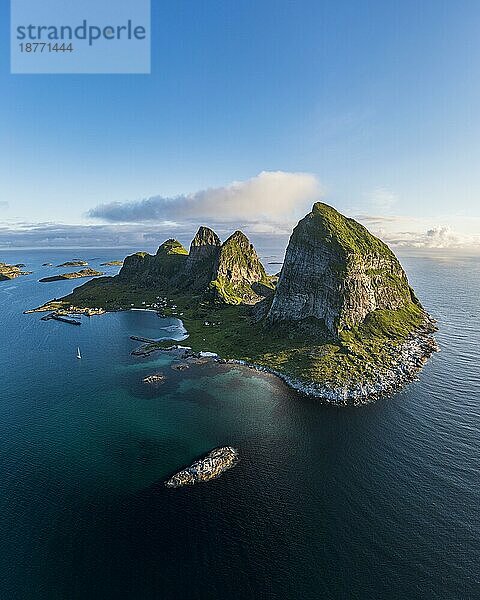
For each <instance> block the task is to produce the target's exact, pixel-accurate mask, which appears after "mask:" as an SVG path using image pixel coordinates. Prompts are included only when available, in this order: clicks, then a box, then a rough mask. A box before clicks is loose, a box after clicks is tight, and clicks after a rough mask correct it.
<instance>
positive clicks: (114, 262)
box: [100, 260, 123, 267]
mask: <svg viewBox="0 0 480 600" xmlns="http://www.w3.org/2000/svg"><path fill="white" fill-rule="evenodd" d="M122 265H123V260H109V261H108V262H104V263H100V266H101V267H121V266H122Z"/></svg>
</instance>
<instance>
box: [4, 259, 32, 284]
mask: <svg viewBox="0 0 480 600" xmlns="http://www.w3.org/2000/svg"><path fill="white" fill-rule="evenodd" d="M24 267H25V265H24V264H23V263H22V264H20V263H19V264H16V265H9V264H8V263H4V262H0V281H10V280H11V279H16V278H17V277H20V276H21V275H31V272H30V271H22V269H23V268H24Z"/></svg>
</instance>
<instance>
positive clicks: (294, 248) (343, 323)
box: [267, 202, 418, 336]
mask: <svg viewBox="0 0 480 600" xmlns="http://www.w3.org/2000/svg"><path fill="white" fill-rule="evenodd" d="M412 302H414V303H418V301H417V300H416V299H415V297H414V295H413V293H412V291H411V289H410V287H409V285H408V281H407V277H406V275H405V272H404V271H403V269H402V267H401V265H400V263H399V262H398V260H397V258H396V257H395V255H394V254H393V252H392V251H391V250H390V248H388V246H387V245H386V244H384V243H383V242H382V241H381V240H379V239H378V238H376V237H375V236H374V235H372V234H371V233H370V232H369V231H368V230H367V229H366V228H365V227H363V225H361V224H360V223H357V221H355V220H354V219H349V218H347V217H345V216H343V215H342V214H340V213H339V212H338V211H336V210H335V209H334V208H332V207H331V206H328V205H327V204H324V203H322V202H317V203H316V204H314V206H313V208H312V211H311V212H310V213H309V214H308V215H306V216H305V217H304V218H303V219H302V220H301V221H300V222H299V223H298V225H297V226H296V227H295V229H294V230H293V233H292V235H291V237H290V241H289V244H288V247H287V251H286V254H285V261H284V264H283V267H282V271H281V273H280V278H279V281H278V285H277V289H276V291H275V294H274V297H273V301H272V305H271V307H270V310H269V312H268V314H267V320H268V321H269V322H270V323H275V322H280V321H301V320H303V319H307V318H312V317H313V318H316V319H318V320H320V321H323V322H324V324H325V326H326V327H327V329H328V330H329V331H330V333H331V334H333V335H335V336H336V335H338V334H339V333H340V332H341V331H342V330H343V329H348V328H351V327H354V326H356V325H358V324H360V323H361V322H362V321H363V320H364V319H365V317H366V316H367V315H368V314H369V313H370V312H372V311H374V310H378V309H391V310H396V309H398V308H401V307H403V306H406V305H408V304H409V303H412Z"/></svg>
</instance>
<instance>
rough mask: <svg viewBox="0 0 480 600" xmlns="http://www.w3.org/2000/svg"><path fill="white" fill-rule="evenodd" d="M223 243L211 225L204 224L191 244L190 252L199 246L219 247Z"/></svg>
mask: <svg viewBox="0 0 480 600" xmlns="http://www.w3.org/2000/svg"><path fill="white" fill-rule="evenodd" d="M221 245H222V242H221V241H220V238H219V237H218V235H217V234H216V233H215V232H214V231H213V230H212V229H210V228H209V227H205V226H204V225H202V226H201V227H200V228H199V230H198V231H197V233H196V234H195V237H194V238H193V240H192V243H191V244H190V254H191V253H192V251H193V252H195V251H196V250H198V249H199V248H207V249H211V248H217V247H219V246H221Z"/></svg>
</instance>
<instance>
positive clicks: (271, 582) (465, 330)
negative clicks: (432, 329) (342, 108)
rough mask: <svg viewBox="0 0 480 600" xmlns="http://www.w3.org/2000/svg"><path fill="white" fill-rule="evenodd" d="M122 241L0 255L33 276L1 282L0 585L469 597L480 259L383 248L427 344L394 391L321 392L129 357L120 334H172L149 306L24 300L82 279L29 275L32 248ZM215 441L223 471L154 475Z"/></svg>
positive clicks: (113, 599)
mask: <svg viewBox="0 0 480 600" xmlns="http://www.w3.org/2000/svg"><path fill="white" fill-rule="evenodd" d="M127 253H128V252H127V251H121V250H120V249H116V250H95V249H93V250H92V249H90V250H85V249H82V250H71V249H69V250H51V249H49V250H8V251H3V252H0V260H2V261H5V262H8V263H25V264H26V269H27V270H29V271H32V272H33V273H32V274H31V275H28V276H24V277H19V278H17V279H15V280H12V281H7V282H0V373H1V384H0V599H1V600H77V599H78V600H92V599H93V600H96V599H99V600H100V599H101V600H122V599H128V600H155V599H159V600H217V599H218V600H250V599H252V600H257V599H258V600H270V599H271V600H274V599H278V600H319V599H335V600H337V599H338V600H340V599H341V600H344V599H345V600H354V599H359V600H364V599H365V600H366V599H368V600H375V599H386V600H396V599H402V600H412V599H417V598H418V599H422V600H426V599H442V600H455V599H458V600H468V599H474V598H475V599H478V598H480V518H479V506H480V485H479V467H480V357H479V349H480V260H479V258H478V257H468V256H459V255H448V254H445V255H437V256H430V257H429V256H414V255H405V256H401V261H402V263H403V265H404V267H405V269H406V271H407V273H408V276H409V279H410V282H411V284H412V285H413V287H414V288H415V290H416V293H417V295H418V296H419V298H420V299H421V301H422V302H423V304H424V306H425V307H426V308H427V309H428V311H429V312H430V313H431V314H432V315H433V316H434V317H435V318H436V319H437V320H438V326H439V331H438V334H437V340H438V343H439V345H440V348H441V351H440V352H439V353H437V354H435V355H434V356H433V357H432V358H431V360H430V361H429V362H428V364H427V365H426V366H425V368H424V369H423V371H422V372H421V373H420V375H419V377H418V380H417V381H415V382H413V383H412V384H410V385H409V386H407V387H405V388H404V389H403V390H402V391H401V392H399V393H397V394H395V395H393V396H391V397H386V398H383V399H381V400H378V401H376V402H374V403H371V404H368V405H365V406H359V407H334V406H330V405H327V404H323V403H321V402H320V401H318V400H315V399H311V398H308V397H306V396H303V395H301V394H299V393H297V392H295V391H293V390H291V389H289V388H288V387H287V386H286V385H285V384H284V383H282V382H281V381H279V380H278V379H277V378H275V377H274V376H271V375H267V374H261V373H257V372H255V371H252V370H249V369H245V368H242V367H237V366H222V365H217V364H213V363H207V364H198V365H191V367H190V368H189V369H188V370H184V371H178V370H175V369H172V365H174V364H175V358H174V357H172V356H169V355H167V354H159V353H157V354H153V355H151V356H150V357H148V358H141V357H137V356H133V355H132V354H131V352H132V350H134V349H135V347H136V346H138V342H135V341H132V340H131V339H130V336H132V335H133V336H144V337H148V338H156V339H157V338H161V337H172V338H174V339H177V340H180V339H182V337H183V333H182V328H181V323H180V322H179V321H178V320H176V319H174V318H169V319H162V318H159V317H158V316H157V314H156V313H154V312H143V311H126V312H120V313H115V314H107V315H104V316H100V317H98V316H97V317H91V318H86V317H84V318H82V325H81V326H80V327H76V326H72V325H69V324H65V323H59V322H54V321H48V322H45V321H42V320H41V319H40V317H41V316H42V315H40V314H29V315H24V314H23V311H24V310H26V309H30V308H33V307H36V306H38V305H40V304H42V303H43V302H45V301H46V300H48V299H51V298H53V297H61V296H63V295H65V294H67V293H68V292H70V291H71V290H72V289H73V287H75V286H76V285H79V283H82V281H60V282H54V283H39V282H38V280H39V279H40V278H41V277H45V276H49V275H52V274H55V273H58V272H62V269H57V268H55V267H44V266H42V264H43V263H47V262H48V263H53V264H54V265H57V264H60V263H62V262H64V261H66V260H72V259H74V258H81V259H85V260H88V262H89V263H90V266H92V267H93V268H97V267H98V268H100V267H99V265H100V263H102V262H105V261H108V260H112V259H121V258H122V257H123V256H124V255H125V254H127ZM271 262H275V261H271ZM273 268H276V269H277V270H278V268H279V267H278V266H277V267H273ZM101 269H102V270H106V271H107V272H108V273H109V274H115V273H116V272H117V271H118V268H115V267H106V268H104V267H102V268H101ZM184 343H185V344H188V340H186V341H185V342H184ZM77 347H78V348H80V351H81V354H82V359H81V360H79V359H77V357H76V354H77ZM152 373H162V374H164V375H165V381H164V382H163V383H162V384H159V385H148V384H145V383H143V381H142V380H143V378H144V377H146V376H147V375H150V374H152ZM222 445H232V446H234V447H235V448H237V449H238V451H239V454H240V461H239V463H238V464H237V465H236V466H235V467H234V468H233V469H231V470H229V471H228V472H226V473H224V474H223V475H222V476H221V477H220V478H218V479H216V480H214V481H211V482H209V483H203V484H199V485H196V486H193V487H187V488H182V489H168V488H166V487H165V486H164V484H163V482H164V481H165V479H166V478H168V477H169V476H171V475H172V474H173V473H174V472H176V471H177V470H179V469H181V468H182V467H184V466H186V465H188V464H190V463H191V462H193V461H194V460H195V459H197V458H198V457H200V456H202V455H203V454H205V453H207V452H208V451H209V450H211V449H212V448H214V447H217V446H222Z"/></svg>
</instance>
